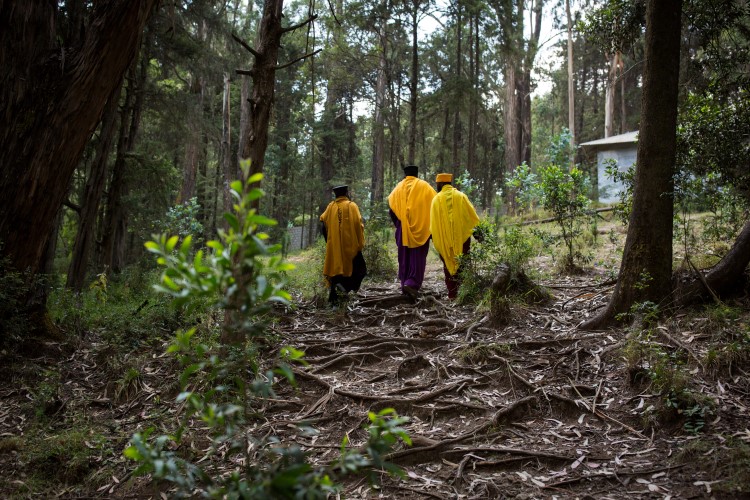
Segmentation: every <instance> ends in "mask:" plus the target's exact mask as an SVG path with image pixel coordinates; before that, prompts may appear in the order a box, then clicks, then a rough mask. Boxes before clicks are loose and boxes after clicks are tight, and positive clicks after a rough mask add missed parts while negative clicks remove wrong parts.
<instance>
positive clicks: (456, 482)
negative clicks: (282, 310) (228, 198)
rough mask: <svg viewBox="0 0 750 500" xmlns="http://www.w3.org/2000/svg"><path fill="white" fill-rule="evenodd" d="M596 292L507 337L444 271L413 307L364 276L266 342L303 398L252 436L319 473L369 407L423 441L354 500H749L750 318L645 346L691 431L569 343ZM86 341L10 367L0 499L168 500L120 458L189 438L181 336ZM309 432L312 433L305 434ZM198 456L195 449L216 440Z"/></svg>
mask: <svg viewBox="0 0 750 500" xmlns="http://www.w3.org/2000/svg"><path fill="white" fill-rule="evenodd" d="M600 281H602V279H601V278H597V277H592V276H589V277H582V278H570V279H564V278H561V279H560V281H557V282H555V283H552V282H549V283H544V285H546V286H547V287H548V288H549V289H550V290H551V291H552V292H553V294H554V299H553V300H552V301H551V302H550V303H548V304H547V305H545V306H533V307H531V306H522V305H514V306H513V307H512V314H513V315H512V317H511V318H510V322H509V323H508V324H509V326H506V327H493V326H492V325H490V323H489V321H486V320H484V319H483V316H482V315H481V314H478V313H476V312H474V311H473V310H472V309H471V308H467V307H461V306H457V305H456V304H455V303H452V302H449V301H447V300H446V299H444V297H445V288H444V286H445V285H444V283H443V281H442V271H441V270H440V269H439V268H438V266H437V265H436V264H435V262H432V264H431V266H430V267H429V268H428V275H427V279H426V283H425V286H424V288H423V291H422V294H421V296H420V298H419V301H418V302H417V303H416V304H414V303H411V302H409V301H408V300H407V299H406V298H405V297H402V296H401V295H400V294H399V293H398V289H397V285H396V283H386V284H383V283H380V284H379V283H372V282H367V281H366V282H365V286H364V288H363V289H362V290H361V291H360V293H359V295H358V296H357V297H355V298H353V299H352V300H351V301H350V303H349V304H348V307H347V308H346V310H343V309H342V310H339V311H331V310H330V309H326V308H321V307H317V306H316V305H314V304H312V303H301V304H299V306H298V307H297V308H295V309H294V310H293V311H291V312H290V313H289V314H285V315H283V316H280V317H279V321H278V322H277V323H275V325H274V330H275V332H276V333H277V334H278V335H279V337H280V338H281V341H282V342H283V343H284V344H287V345H292V346H295V347H297V348H300V349H303V350H304V351H305V352H306V360H307V361H308V362H309V365H308V366H307V367H304V368H303V367H299V368H297V369H296V370H297V379H298V382H299V385H298V387H297V388H296V389H295V388H292V387H290V386H288V385H282V386H281V387H280V388H279V390H278V391H277V395H276V397H274V398H271V399H270V400H268V401H267V402H266V403H265V407H264V408H263V412H262V413H259V414H258V420H255V421H253V422H252V423H251V425H252V427H253V428H252V431H251V432H252V433H253V434H254V435H264V436H265V435H277V436H280V437H281V438H282V440H283V441H284V442H287V443H297V444H299V445H300V446H301V447H302V448H303V449H304V450H305V451H306V452H308V453H309V455H310V457H311V460H312V461H313V462H315V463H320V464H323V463H329V462H330V461H331V460H333V459H334V458H335V457H336V456H337V455H338V450H339V449H340V446H341V443H342V440H343V439H344V437H345V436H348V439H349V441H350V446H352V447H355V448H356V447H358V446H360V445H361V444H362V443H364V442H365V439H366V435H365V431H364V430H363V426H364V424H365V423H366V421H367V412H368V411H370V410H377V409H381V408H386V407H393V408H396V409H397V410H398V412H399V414H400V415H403V416H408V417H409V418H410V419H411V420H410V422H409V424H407V426H406V427H407V430H408V432H409V434H410V435H411V437H412V440H413V442H414V443H413V446H412V447H404V446H399V447H398V448H397V449H396V450H395V451H394V453H393V454H392V455H391V456H390V460H391V461H393V462H396V463H397V464H399V465H401V466H402V467H403V468H404V470H405V472H406V477H405V479H404V480H403V481H398V480H396V479H393V478H389V477H386V476H383V477H382V486H381V488H380V489H374V488H373V487H371V486H370V485H369V484H368V483H367V482H366V481H365V480H364V479H362V480H359V479H353V480H351V481H350V482H348V483H347V484H346V485H345V492H344V493H345V496H346V497H347V498H466V499H468V498H482V499H484V498H519V499H524V498H555V497H556V498H575V497H578V498H634V497H635V498H671V497H674V498H710V497H712V496H715V497H716V498H747V495H748V491H750V430H748V415H749V414H750V377H748V372H750V367H749V365H750V341H748V345H747V346H744V347H743V346H742V345H741V344H737V345H739V347H737V348H736V349H735V350H734V351H730V350H728V349H729V346H730V345H734V344H728V343H726V342H725V344H724V345H725V347H722V348H721V349H719V348H718V347H717V346H718V345H720V344H719V343H718V341H719V340H720V338H726V334H725V333H722V330H721V329H722V328H726V329H727V330H726V331H728V332H734V331H744V332H746V337H742V336H741V335H740V336H734V337H732V338H734V339H742V338H745V339H746V340H747V339H750V320H748V316H747V315H745V316H741V317H739V318H732V317H730V318H728V319H726V318H725V321H724V323H718V322H713V323H712V322H711V321H714V320H711V321H709V319H708V318H702V317H701V316H700V315H697V314H682V315H677V316H676V318H672V319H670V320H669V321H668V322H667V323H665V324H664V325H660V326H659V327H658V328H656V329H655V330H654V332H655V333H654V335H655V336H654V337H653V338H652V339H651V340H650V344H649V345H651V346H653V348H655V349H659V350H660V352H662V353H663V355H664V356H665V359H666V360H667V361H668V362H669V363H674V366H675V367H676V368H679V373H682V374H687V375H688V376H689V377H690V381H689V384H690V389H691V391H693V393H695V394H697V395H699V397H700V398H703V400H704V401H705V402H707V403H710V404H709V405H708V406H709V407H710V408H711V411H710V412H709V413H707V414H706V415H705V416H703V417H702V424H703V425H704V427H703V429H702V431H701V432H700V433H697V434H690V433H689V432H687V431H686V430H685V428H684V424H685V422H686V416H685V413H684V410H685V409H683V414H682V415H677V412H676V410H675V411H674V412H673V413H674V414H673V415H672V418H665V417H664V413H663V409H664V401H665V394H663V393H662V392H661V391H657V390H656V389H655V388H654V387H653V384H651V383H650V382H649V380H644V379H638V376H639V375H642V374H643V372H644V370H643V369H642V370H640V371H638V370H635V371H633V370H629V369H628V366H629V365H628V363H627V362H626V360H625V357H626V355H627V352H626V351H627V345H626V335H627V331H625V330H612V331H606V332H604V331H602V332H579V331H577V330H576V325H577V324H578V323H579V322H580V321H581V320H582V319H584V317H585V315H586V314H591V312H592V311H593V310H594V309H596V308H598V307H600V306H601V305H602V304H604V301H605V300H606V298H607V294H608V292H609V289H608V288H607V287H606V286H597V282H600ZM716 325H724V326H721V328H720V327H719V326H716ZM89 335H90V336H89V337H87V338H84V339H78V340H77V341H76V340H75V339H71V341H70V342H68V343H65V344H56V343H42V344H38V345H35V350H34V352H33V353H30V354H29V355H28V357H25V358H24V357H14V358H13V360H14V364H13V365H10V364H6V365H5V366H3V370H2V371H0V374H2V375H3V378H4V379H5V380H7V381H8V382H7V383H6V384H5V385H0V445H2V446H1V447H0V451H2V453H0V496H2V497H13V498H38V497H39V496H40V495H41V496H42V497H52V496H62V497H69V498H159V497H160V495H162V494H164V493H165V492H166V491H169V487H170V486H169V485H166V484H153V483H150V481H149V480H148V478H136V477H134V476H133V474H132V473H133V469H134V466H135V464H133V463H132V462H130V461H128V460H126V459H124V457H123V456H122V450H123V449H124V448H125V447H126V446H127V443H128V441H129V439H130V437H131V436H132V435H133V433H134V432H138V431H143V429H145V428H147V427H150V426H156V428H157V429H156V432H157V433H169V432H173V431H174V428H175V426H176V425H177V420H178V417H177V416H178V415H179V414H180V409H179V405H178V404H177V403H175V396H176V394H177V382H176V379H177V376H178V373H179V367H178V366H177V363H176V362H175V361H174V360H173V359H172V358H171V357H170V356H167V355H166V354H164V350H165V348H166V345H168V343H169V342H170V340H171V336H170V335H169V334H168V333H166V332H165V333H164V337H163V338H162V337H155V338H154V339H153V342H154V343H153V344H152V345H141V346H136V347H134V348H133V350H132V352H129V353H127V354H124V355H122V354H119V355H117V354H116V353H115V352H114V351H113V350H112V348H111V347H110V346H108V345H107V344H106V343H105V342H102V341H101V340H97V337H96V335H95V334H94V333H91V334H89ZM722 336H724V337H722ZM76 342H77V343H76ZM737 342H741V341H737ZM735 343H736V342H735ZM735 347H736V346H735ZM711 349H714V350H716V352H718V355H715V356H714V357H713V358H712V357H711ZM743 349H744V350H743ZM714 354H716V353H714ZM708 359H714V362H713V363H714V364H711V365H709V364H707V363H706V362H705V360H708ZM631 365H632V363H631ZM0 366H2V365H0ZM128 367H131V368H128ZM642 368H643V367H642ZM650 368H651V371H652V372H654V371H655V370H656V367H650ZM131 373H132V374H133V375H132V376H131V375H130V374H131ZM47 393H49V394H47ZM688 410H689V409H688ZM35 414H36V416H35ZM692 418H693V419H694V420H695V415H693V417H692ZM302 423H307V424H309V425H311V426H313V427H315V428H317V429H318V430H319V434H317V435H315V436H312V437H310V436H309V435H306V434H304V433H302V432H301V431H300V430H299V429H298V427H297V424H302ZM185 446H187V445H185ZM193 446H197V448H195V449H194V451H195V453H197V455H196V456H200V450H202V449H203V448H205V446H207V445H206V444H205V443H203V444H201V443H193V444H190V447H191V449H193V448H192V447H193ZM217 465H219V467H224V468H225V467H226V466H228V465H231V462H223V463H222V464H217Z"/></svg>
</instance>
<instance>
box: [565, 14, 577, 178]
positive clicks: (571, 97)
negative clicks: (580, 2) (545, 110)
mask: <svg viewBox="0 0 750 500" xmlns="http://www.w3.org/2000/svg"><path fill="white" fill-rule="evenodd" d="M565 15H566V16H567V18H568V130H569V131H570V136H571V139H570V144H571V146H573V147H575V145H576V111H575V109H576V106H575V100H576V86H575V80H574V78H573V17H572V16H571V15H570V0H565ZM575 161H576V160H575V154H574V153H573V152H572V151H571V153H570V168H571V169H572V168H573V167H574V166H575Z"/></svg>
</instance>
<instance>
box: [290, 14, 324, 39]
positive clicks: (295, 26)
mask: <svg viewBox="0 0 750 500" xmlns="http://www.w3.org/2000/svg"><path fill="white" fill-rule="evenodd" d="M317 18H318V15H317V14H315V15H312V16H310V17H308V18H307V19H305V20H304V21H302V22H301V23H299V24H294V25H292V26H287V27H286V28H282V29H281V34H282V35H283V34H284V33H289V32H290V31H294V30H296V29H299V28H301V27H302V26H305V25H307V24H310V23H311V22H313V21H315V20H316V19H317Z"/></svg>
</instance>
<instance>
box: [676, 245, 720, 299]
mask: <svg viewBox="0 0 750 500" xmlns="http://www.w3.org/2000/svg"><path fill="white" fill-rule="evenodd" d="M685 260H687V263H688V264H689V265H690V267H691V268H693V271H694V272H695V274H696V275H697V276H698V279H699V280H701V283H703V286H704V287H706V290H708V293H710V294H711V297H712V298H713V299H714V302H716V303H717V304H719V305H721V299H719V296H718V295H716V293H715V292H714V291H713V290H712V289H711V287H710V286H708V282H707V281H706V278H705V277H704V276H703V273H702V272H700V271H699V270H698V268H697V267H695V264H693V261H691V260H690V257H687V256H686V257H685Z"/></svg>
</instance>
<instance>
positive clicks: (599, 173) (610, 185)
mask: <svg viewBox="0 0 750 500" xmlns="http://www.w3.org/2000/svg"><path fill="white" fill-rule="evenodd" d="M579 147H581V148H583V149H584V152H585V153H586V155H587V156H589V155H592V154H593V153H596V185H597V187H598V193H599V201H600V202H602V203H616V202H618V201H620V197H619V194H620V192H621V191H622V190H623V189H624V188H623V186H622V184H621V183H619V182H614V181H613V180H612V179H610V178H608V177H607V174H606V173H605V171H604V169H605V168H606V166H607V165H608V164H610V163H611V162H613V161H614V163H615V164H616V165H617V169H618V170H619V171H620V172H624V171H626V170H627V169H628V168H629V167H630V166H631V165H633V164H634V163H635V160H636V153H637V151H638V131H637V130H636V131H635V132H628V133H626V134H620V135H613V136H611V137H607V138H605V139H599V140H596V141H589V142H584V143H582V144H580V145H579Z"/></svg>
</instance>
